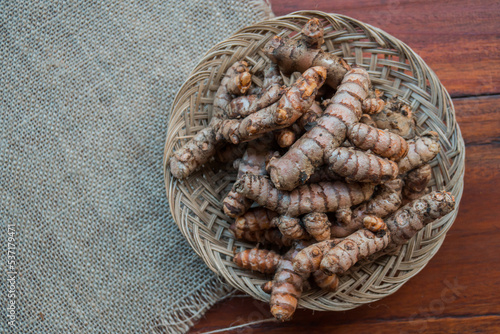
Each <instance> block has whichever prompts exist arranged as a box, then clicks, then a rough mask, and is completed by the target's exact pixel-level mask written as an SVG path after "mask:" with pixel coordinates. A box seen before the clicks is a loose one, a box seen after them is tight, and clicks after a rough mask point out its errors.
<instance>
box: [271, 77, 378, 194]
mask: <svg viewBox="0 0 500 334" xmlns="http://www.w3.org/2000/svg"><path fill="white" fill-rule="evenodd" d="M369 84H370V79H369V77H368V73H367V72H366V71H365V70H364V69H362V68H353V69H352V70H350V71H349V72H348V73H347V74H346V75H345V77H344V79H343V80H342V84H341V85H340V86H339V87H338V89H337V92H336V93H335V95H334V97H333V99H332V100H331V101H330V104H329V105H328V107H327V108H326V110H325V111H324V113H323V115H322V116H321V117H319V118H318V119H317V121H316V126H314V127H312V128H311V129H310V130H309V131H308V132H306V133H305V134H304V135H303V136H302V137H301V138H300V139H299V140H297V141H296V142H295V144H293V145H292V147H290V149H289V150H288V152H287V153H286V154H285V155H283V156H282V157H281V158H279V159H272V160H271V162H270V163H269V168H268V171H269V175H270V176H271V179H272V180H273V183H274V185H275V186H276V187H277V188H278V189H281V190H292V189H294V188H296V187H297V186H299V185H301V184H304V183H305V182H306V181H307V180H308V179H309V177H310V176H311V175H312V174H313V173H314V171H315V170H316V168H317V167H319V166H320V165H322V164H323V163H324V162H325V160H326V158H327V157H329V156H331V155H332V152H333V150H335V149H336V148H337V147H339V146H340V145H341V144H342V143H343V142H344V140H345V138H346V133H347V127H348V126H349V125H353V124H355V123H357V122H358V120H359V118H360V117H361V102H362V101H363V100H364V99H365V98H366V96H367V95H368V87H369Z"/></svg>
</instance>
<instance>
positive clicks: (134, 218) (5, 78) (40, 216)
mask: <svg viewBox="0 0 500 334" xmlns="http://www.w3.org/2000/svg"><path fill="white" fill-rule="evenodd" d="M269 15H272V14H271V11H270V9H269V7H267V6H266V4H265V3H264V2H263V1H238V0H213V1H203V0H199V1H195V0H191V1H180V0H166V1H165V0H159V1H151V2H132V3H128V2H122V1H118V0H116V1H102V2H101V1H93V2H81V3H77V2H68V3H64V4H63V3H59V2H58V1H20V2H18V3H16V2H14V1H1V3H0V29H1V30H0V52H1V58H0V62H1V71H0V91H1V96H0V129H1V141H0V163H1V164H0V169H1V172H0V191H1V208H0V216H1V221H2V230H1V234H2V239H1V240H2V247H3V250H4V252H3V254H4V256H2V259H1V261H2V262H1V263H2V281H1V288H2V291H1V293H0V296H2V317H1V320H0V321H1V322H0V329H2V331H1V332H2V333H5V332H7V333H8V332H15V333H139V332H152V331H154V332H160V333H163V332H167V333H170V332H174V333H176V332H184V331H186V330H187V329H188V328H189V327H190V326H191V325H192V321H194V320H196V319H197V318H199V317H200V316H201V315H202V314H203V313H204V312H205V310H206V309H207V308H209V307H210V306H211V305H212V304H213V303H215V302H216V301H217V300H218V299H219V298H221V296H223V295H225V294H227V292H228V288H227V287H226V286H224V285H223V284H222V283H221V282H219V281H218V280H217V278H216V277H215V276H214V274H213V273H212V272H211V271H210V270H209V269H208V268H207V267H206V266H205V264H204V263H203V262H202V261H201V260H200V259H199V258H198V257H197V256H196V255H195V253H194V252H193V251H192V250H191V249H190V247H189V245H188V243H187V242H186V241H185V240H184V239H183V237H182V236H181V234H180V232H179V231H178V229H177V227H176V225H175V224H174V222H173V221H172V218H171V216H170V209H169V207H168V203H167V201H166V195H165V188H164V183H163V174H162V157H163V145H164V140H165V135H166V130H167V120H168V111H169V109H170V106H171V103H172V101H173V98H174V95H175V93H176V91H177V90H178V88H179V87H180V85H181V84H182V82H183V80H184V79H186V77H187V75H188V74H189V73H190V71H191V69H193V67H194V65H195V64H196V62H197V60H198V59H199V58H201V56H202V55H203V54H204V52H206V51H207V50H208V49H209V48H210V47H211V46H212V45H213V44H214V43H216V42H218V41H221V40H223V39H224V38H225V37H227V36H229V35H230V34H231V33H233V32H234V31H235V30H236V29H238V28H240V27H243V26H245V25H248V24H251V23H253V22H256V21H259V20H262V19H264V18H266V17H267V16H269ZM7 224H12V225H15V229H16V238H15V244H16V247H17V248H16V264H15V265H16V270H17V277H16V282H15V287H16V297H15V302H16V306H17V309H16V311H17V313H16V316H17V318H16V321H15V323H16V325H17V328H16V329H13V328H11V327H10V326H9V325H8V324H7V321H8V319H7V317H6V315H7V311H6V307H7V306H6V305H7V301H6V299H5V298H6V291H7V289H8V286H9V287H10V283H9V284H8V282H7V276H6V270H4V269H5V268H6V260H7V256H6V254H7V253H6V251H7V232H8V230H7Z"/></svg>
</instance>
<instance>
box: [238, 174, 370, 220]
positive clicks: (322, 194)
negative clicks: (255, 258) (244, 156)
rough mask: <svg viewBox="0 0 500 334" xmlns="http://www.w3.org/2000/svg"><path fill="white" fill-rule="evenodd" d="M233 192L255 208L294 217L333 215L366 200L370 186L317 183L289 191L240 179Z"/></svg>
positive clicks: (262, 181) (260, 179) (252, 179)
mask: <svg viewBox="0 0 500 334" xmlns="http://www.w3.org/2000/svg"><path fill="white" fill-rule="evenodd" d="M234 189H235V190H236V191H237V192H239V193H242V194H244V195H245V196H246V197H248V198H250V199H252V200H254V201H255V202H256V203H257V204H259V205H261V206H264V207H266V208H268V209H270V210H273V211H276V212H278V213H279V214H280V215H285V216H289V217H297V216H300V215H302V214H305V213H310V212H333V211H336V210H338V209H339V208H343V207H350V206H353V205H357V204H359V203H361V202H364V201H366V200H368V199H369V198H370V197H371V195H372V194H373V190H374V185H373V184H371V183H344V182H340V181H337V182H320V183H317V184H307V185H303V186H300V187H298V188H297V189H294V190H292V191H290V192H289V191H283V190H278V189H276V188H275V187H274V186H273V184H272V183H271V181H270V180H269V179H268V178H267V177H265V176H260V175H251V174H245V175H243V176H242V177H241V178H240V179H239V180H238V181H236V183H235V184H234Z"/></svg>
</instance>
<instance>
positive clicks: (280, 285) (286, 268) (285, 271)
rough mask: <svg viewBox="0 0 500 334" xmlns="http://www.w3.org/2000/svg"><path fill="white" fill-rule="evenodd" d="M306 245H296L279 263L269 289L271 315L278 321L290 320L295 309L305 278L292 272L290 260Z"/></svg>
mask: <svg viewBox="0 0 500 334" xmlns="http://www.w3.org/2000/svg"><path fill="white" fill-rule="evenodd" d="M305 246H306V244H304V243H298V244H296V245H295V246H294V247H293V248H292V249H290V250H289V251H288V252H287V253H286V254H285V256H283V258H282V260H281V261H280V263H279V265H278V268H277V270H276V274H275V275H274V279H273V283H272V288H271V302H270V304H271V313H272V314H273V316H274V317H275V318H276V319H278V320H279V321H287V320H290V319H291V317H292V315H293V314H294V312H295V309H296V308H297V304H298V300H299V298H300V296H301V295H302V291H303V286H304V282H305V281H306V280H307V276H305V275H300V274H298V273H297V272H295V271H294V270H293V265H292V260H293V258H294V257H295V255H296V254H297V253H298V252H299V251H301V250H302V249H303V248H304V247H305Z"/></svg>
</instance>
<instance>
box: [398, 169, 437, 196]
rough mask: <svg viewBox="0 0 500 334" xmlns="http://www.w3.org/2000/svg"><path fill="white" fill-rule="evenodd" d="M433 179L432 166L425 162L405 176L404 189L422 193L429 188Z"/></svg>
mask: <svg viewBox="0 0 500 334" xmlns="http://www.w3.org/2000/svg"><path fill="white" fill-rule="evenodd" d="M431 179H432V167H431V166H430V165H429V164H425V165H423V166H421V167H419V168H417V169H414V170H412V171H411V172H409V173H408V174H407V175H406V176H405V178H404V183H405V186H404V189H405V190H406V191H408V192H411V193H420V192H422V191H424V190H425V189H426V188H427V185H429V182H430V181H431Z"/></svg>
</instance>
